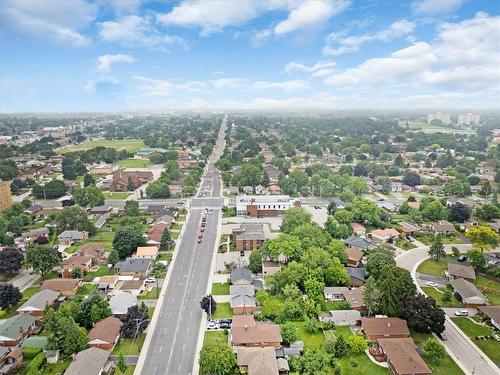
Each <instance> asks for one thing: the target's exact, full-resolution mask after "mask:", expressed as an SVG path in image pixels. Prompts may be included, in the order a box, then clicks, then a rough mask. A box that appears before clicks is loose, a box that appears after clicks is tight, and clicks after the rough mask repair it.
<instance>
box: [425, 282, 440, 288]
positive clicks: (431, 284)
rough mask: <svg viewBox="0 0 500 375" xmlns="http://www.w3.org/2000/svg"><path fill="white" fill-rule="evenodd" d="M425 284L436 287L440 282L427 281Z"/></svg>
mask: <svg viewBox="0 0 500 375" xmlns="http://www.w3.org/2000/svg"><path fill="white" fill-rule="evenodd" d="M425 285H427V286H432V287H433V288H436V287H437V286H438V283H436V282H434V281H427V282H426V283H425Z"/></svg>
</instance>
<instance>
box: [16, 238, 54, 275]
mask: <svg viewBox="0 0 500 375" xmlns="http://www.w3.org/2000/svg"><path fill="white" fill-rule="evenodd" d="M60 263H61V257H60V255H59V252H58V251H57V250H55V249H53V248H51V247H48V246H39V245H32V246H29V247H28V249H27V250H26V258H25V260H24V266H25V267H26V268H32V269H33V271H34V272H36V273H39V274H40V275H41V276H42V277H43V276H45V275H46V274H47V273H48V272H50V271H52V269H53V268H54V267H56V266H58V265H59V264H60Z"/></svg>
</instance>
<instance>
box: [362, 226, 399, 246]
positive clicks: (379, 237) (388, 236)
mask: <svg viewBox="0 0 500 375" xmlns="http://www.w3.org/2000/svg"><path fill="white" fill-rule="evenodd" d="M398 237H399V232H398V231H397V230H396V229H394V228H386V229H375V230H372V231H371V232H370V233H368V238H370V239H372V240H374V241H376V242H378V243H384V242H389V243H392V242H394V240H395V239H396V238H398Z"/></svg>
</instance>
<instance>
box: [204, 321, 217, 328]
mask: <svg viewBox="0 0 500 375" xmlns="http://www.w3.org/2000/svg"><path fill="white" fill-rule="evenodd" d="M218 328H219V324H218V323H216V322H213V321H208V322H207V329H218Z"/></svg>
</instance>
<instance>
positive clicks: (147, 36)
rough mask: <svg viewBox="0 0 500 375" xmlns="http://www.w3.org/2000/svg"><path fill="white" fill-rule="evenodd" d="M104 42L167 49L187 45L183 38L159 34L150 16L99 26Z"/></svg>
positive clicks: (135, 17) (133, 17)
mask: <svg viewBox="0 0 500 375" xmlns="http://www.w3.org/2000/svg"><path fill="white" fill-rule="evenodd" d="M99 36H100V38H101V40H102V41H104V42H108V43H118V44H121V45H123V46H129V47H141V46H143V47H148V48H165V47H169V46H172V45H174V44H178V45H185V43H184V41H183V40H182V38H180V37H177V36H170V35H166V34H164V33H161V32H159V31H158V30H157V29H156V28H155V26H154V24H153V18H152V17H150V16H145V17H139V16H136V15H129V16H125V17H122V18H120V19H118V20H116V21H106V22H102V23H100V24H99Z"/></svg>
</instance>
